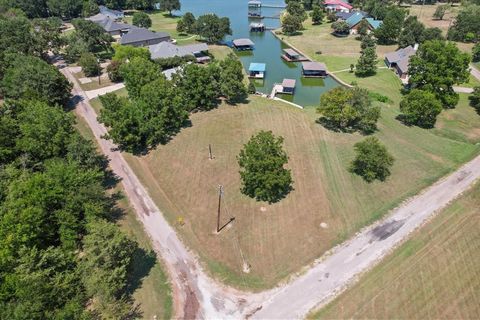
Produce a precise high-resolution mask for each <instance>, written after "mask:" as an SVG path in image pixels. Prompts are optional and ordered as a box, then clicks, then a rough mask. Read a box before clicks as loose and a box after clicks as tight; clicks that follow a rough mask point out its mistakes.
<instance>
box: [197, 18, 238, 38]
mask: <svg viewBox="0 0 480 320" xmlns="http://www.w3.org/2000/svg"><path fill="white" fill-rule="evenodd" d="M194 29H195V33H196V34H198V35H199V36H200V37H202V38H204V39H205V40H207V42H208V43H217V42H219V41H221V40H222V39H223V38H224V37H225V36H226V35H231V34H232V29H230V19H228V18H220V17H218V16H217V15H216V14H213V13H210V14H205V15H202V16H199V17H198V19H197V21H196V23H195V28H194Z"/></svg>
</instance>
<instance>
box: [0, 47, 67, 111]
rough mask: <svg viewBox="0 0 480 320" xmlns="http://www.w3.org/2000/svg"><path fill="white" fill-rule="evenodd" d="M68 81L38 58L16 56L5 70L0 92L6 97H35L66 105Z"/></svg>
mask: <svg viewBox="0 0 480 320" xmlns="http://www.w3.org/2000/svg"><path fill="white" fill-rule="evenodd" d="M70 90H71V85H70V83H69V82H68V81H67V80H66V79H65V77H63V75H62V74H61V73H60V72H59V71H58V70H57V69H56V68H55V67H54V66H52V65H49V64H48V63H46V62H45V61H43V60H41V59H40V58H36V57H32V56H21V55H20V56H17V57H16V58H15V59H13V61H11V63H10V64H9V67H8V68H7V70H6V71H5V75H4V77H3V80H2V81H1V82H0V92H1V93H2V94H3V95H4V96H5V97H7V98H13V99H20V98H27V99H37V100H43V101H46V102H50V103H58V104H60V105H66V104H67V102H68V101H69V99H70Z"/></svg>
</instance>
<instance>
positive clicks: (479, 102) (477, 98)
mask: <svg viewBox="0 0 480 320" xmlns="http://www.w3.org/2000/svg"><path fill="white" fill-rule="evenodd" d="M468 99H469V100H470V105H471V106H472V107H473V108H475V110H477V112H480V87H475V88H474V89H473V93H472V95H471V96H470V97H468Z"/></svg>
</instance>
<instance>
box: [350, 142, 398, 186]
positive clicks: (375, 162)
mask: <svg viewBox="0 0 480 320" xmlns="http://www.w3.org/2000/svg"><path fill="white" fill-rule="evenodd" d="M354 148H355V153H356V156H355V159H354V160H353V161H352V163H351V165H350V171H351V172H353V173H355V174H358V175H359V176H361V177H362V178H363V179H364V180H365V181H366V182H369V183H370V182H373V181H374V180H380V181H385V179H387V177H388V176H390V174H391V173H390V168H391V167H392V165H393V162H394V158H393V156H392V155H391V154H390V153H389V152H388V151H387V148H385V146H384V145H382V144H381V143H380V141H379V140H378V139H377V138H376V137H368V138H365V139H364V140H363V141H361V142H357V143H356V144H355V146H354Z"/></svg>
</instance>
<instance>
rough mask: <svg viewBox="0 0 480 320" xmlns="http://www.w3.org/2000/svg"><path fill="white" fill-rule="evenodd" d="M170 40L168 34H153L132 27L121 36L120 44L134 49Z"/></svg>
mask: <svg viewBox="0 0 480 320" xmlns="http://www.w3.org/2000/svg"><path fill="white" fill-rule="evenodd" d="M170 40H171V39H170V35H169V34H168V33H165V32H153V31H150V30H147V29H144V28H137V27H134V28H131V29H130V30H129V31H128V32H127V33H126V34H124V35H123V36H122V38H121V39H120V43H121V44H123V45H130V46H134V47H146V46H151V45H154V44H157V43H160V42H164V41H170Z"/></svg>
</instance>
